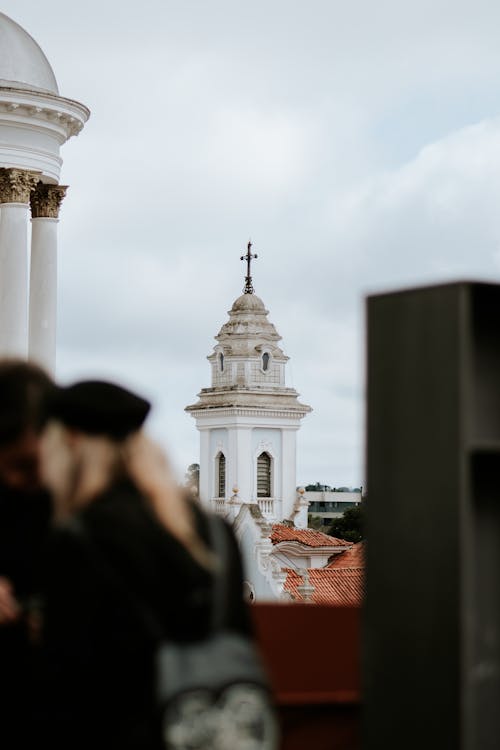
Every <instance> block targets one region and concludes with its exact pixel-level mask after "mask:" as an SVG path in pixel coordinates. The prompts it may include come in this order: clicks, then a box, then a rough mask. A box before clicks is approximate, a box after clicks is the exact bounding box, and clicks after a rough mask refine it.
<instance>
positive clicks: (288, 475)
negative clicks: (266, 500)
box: [281, 425, 298, 518]
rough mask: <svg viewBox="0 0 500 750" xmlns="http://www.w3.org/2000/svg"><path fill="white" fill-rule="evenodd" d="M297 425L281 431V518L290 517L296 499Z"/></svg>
mask: <svg viewBox="0 0 500 750" xmlns="http://www.w3.org/2000/svg"><path fill="white" fill-rule="evenodd" d="M297 429H298V425H297V426H293V427H291V428H290V427H285V428H283V429H282V431H281V446H282V447H281V471H282V475H281V492H282V500H283V508H282V513H283V518H290V515H291V514H292V512H293V507H294V504H295V499H296V494H297V490H296V486H297V450H296V446H297Z"/></svg>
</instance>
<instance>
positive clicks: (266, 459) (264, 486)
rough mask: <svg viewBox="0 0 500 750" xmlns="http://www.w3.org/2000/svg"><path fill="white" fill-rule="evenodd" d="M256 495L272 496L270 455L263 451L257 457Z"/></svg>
mask: <svg viewBox="0 0 500 750" xmlns="http://www.w3.org/2000/svg"><path fill="white" fill-rule="evenodd" d="M257 497H272V493H271V456H270V455H269V453H266V452H265V451H264V453H261V454H260V456H259V457H258V459H257Z"/></svg>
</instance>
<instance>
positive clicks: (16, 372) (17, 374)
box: [0, 359, 52, 446]
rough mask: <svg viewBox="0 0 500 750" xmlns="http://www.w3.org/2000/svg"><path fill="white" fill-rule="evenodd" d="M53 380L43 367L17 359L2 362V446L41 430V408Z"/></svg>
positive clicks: (0, 402)
mask: <svg viewBox="0 0 500 750" xmlns="http://www.w3.org/2000/svg"><path fill="white" fill-rule="evenodd" d="M51 387H52V381H51V379H50V377H49V376H48V375H47V373H46V372H45V371H44V370H42V368H41V367H38V366H37V365H34V364H32V363H29V362H24V361H22V360H17V359H3V360H0V446H3V445H8V444H10V443H13V442H15V441H16V440H18V439H19V438H20V437H21V436H22V435H23V434H24V433H25V432H26V431H27V430H34V431H35V432H37V433H38V432H39V431H40V429H41V426H42V425H41V407H42V404H43V402H44V399H45V398H46V395H47V393H48V392H49V390H50V388H51Z"/></svg>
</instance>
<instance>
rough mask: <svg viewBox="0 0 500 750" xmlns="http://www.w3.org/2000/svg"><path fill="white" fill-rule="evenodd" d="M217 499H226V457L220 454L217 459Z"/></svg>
mask: <svg viewBox="0 0 500 750" xmlns="http://www.w3.org/2000/svg"><path fill="white" fill-rule="evenodd" d="M216 476H217V485H216V490H217V497H226V457H225V455H224V454H223V453H219V454H218V455H217V458H216Z"/></svg>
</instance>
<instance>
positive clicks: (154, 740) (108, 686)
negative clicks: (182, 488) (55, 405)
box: [43, 481, 250, 750]
mask: <svg viewBox="0 0 500 750" xmlns="http://www.w3.org/2000/svg"><path fill="white" fill-rule="evenodd" d="M193 509H194V513H195V518H196V523H197V527H198V532H199V534H200V536H201V537H202V539H204V540H205V541H208V533H207V532H208V529H207V523H206V517H205V515H204V514H203V513H202V512H201V510H200V509H199V508H198V506H196V505H194V506H193ZM79 518H80V520H81V521H82V522H83V525H84V527H85V529H86V534H84V535H83V536H82V535H79V534H78V533H75V532H74V530H72V528H71V526H69V528H64V527H60V528H58V529H55V530H54V533H53V534H52V538H51V542H50V545H49V554H48V566H47V578H46V581H47V585H46V630H45V642H46V663H47V670H48V678H47V688H46V690H45V691H44V696H45V697H44V704H43V712H44V715H45V718H46V720H47V721H46V727H45V729H44V732H47V733H48V735H49V736H48V738H47V739H48V743H49V746H51V747H63V746H64V747H71V748H72V750H73V749H75V750H76V748H80V747H82V748H83V747H85V748H86V750H88V748H89V747H93V748H96V747H102V748H106V750H111V748H113V747H117V748H120V750H124V749H125V748H127V749H129V748H130V749H132V748H134V750H149V749H150V748H156V747H157V746H158V737H157V731H156V730H157V724H156V722H155V719H154V702H153V692H152V691H153V653H154V649H155V639H154V637H152V635H151V633H150V632H148V628H147V626H146V625H145V623H144V621H143V619H142V617H141V616H140V614H139V612H138V607H137V606H136V605H137V602H138V601H140V602H145V603H147V607H148V608H149V609H151V610H153V612H154V613H155V615H156V617H157V619H158V621H159V622H160V623H161V624H162V625H163V627H164V631H165V634H166V635H167V636H168V637H169V638H172V639H174V640H178V641H183V640H197V639H200V638H202V637H203V636H204V635H205V634H206V633H207V632H208V629H209V623H210V607H211V586H212V575H211V574H210V573H209V572H208V571H207V570H205V569H204V568H202V567H200V565H198V564H197V563H196V562H195V560H194V559H193V558H192V556H191V555H190V554H189V552H188V551H187V550H186V549H185V548H184V547H183V546H182V545H181V544H180V543H179V542H178V541H177V540H176V539H175V538H174V537H173V536H172V535H171V534H170V533H168V532H167V531H166V530H165V529H164V527H163V526H162V525H160V524H159V523H158V522H157V520H156V519H155V517H154V516H153V514H152V512H151V511H150V509H149V507H148V505H147V504H146V503H145V501H144V500H143V498H142V497H141V495H140V494H139V492H138V491H137V490H136V488H135V487H134V486H133V485H132V483H130V482H129V481H123V482H121V483H117V484H115V485H114V486H113V487H112V488H110V489H109V490H108V491H107V492H105V493H104V494H103V495H102V496H100V497H99V498H98V499H96V500H95V501H94V502H92V503H91V504H90V505H89V506H87V508H86V509H85V510H83V511H82V512H81V513H80V514H79ZM227 533H228V538H229V543H230V547H231V557H232V563H231V566H230V580H229V590H230V602H231V609H230V615H229V622H228V626H229V627H230V628H232V629H234V630H236V631H239V632H248V631H249V628H250V626H249V617H248V612H247V608H246V605H245V603H244V601H243V595H242V572H241V563H240V556H239V551H238V548H237V545H236V541H235V539H234V536H233V534H232V532H231V531H230V528H229V526H227ZM108 563H109V567H108ZM109 568H111V571H110V569H109ZM122 582H124V585H125V586H126V588H124V585H122ZM129 592H130V595H129Z"/></svg>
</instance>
